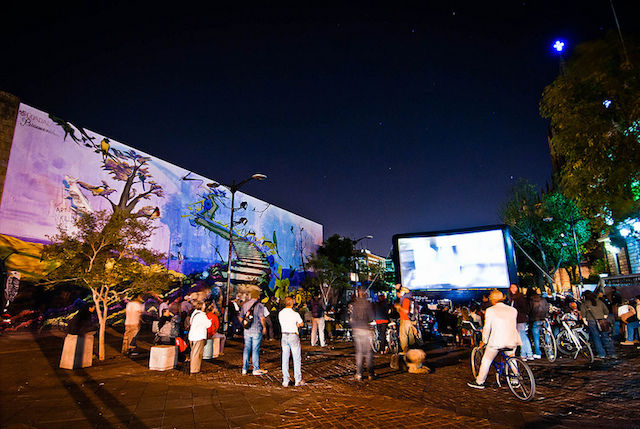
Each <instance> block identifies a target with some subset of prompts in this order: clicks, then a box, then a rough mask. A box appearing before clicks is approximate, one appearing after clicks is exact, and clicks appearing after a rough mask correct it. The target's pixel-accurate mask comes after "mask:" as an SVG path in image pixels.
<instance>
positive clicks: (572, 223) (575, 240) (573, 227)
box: [543, 217, 584, 292]
mask: <svg viewBox="0 0 640 429" xmlns="http://www.w3.org/2000/svg"><path fill="white" fill-rule="evenodd" d="M543 220H544V221H545V222H551V221H552V220H554V218H552V217H547V218H544V219H543ZM555 220H559V221H560V222H564V223H566V224H567V225H569V226H570V227H571V232H572V233H573V244H574V245H575V247H576V259H577V261H578V276H579V277H580V292H582V291H583V290H584V280H583V279H582V270H581V269H580V268H581V267H580V265H581V264H582V262H581V260H580V250H579V248H578V237H577V236H576V224H577V223H578V222H580V221H581V220H583V219H582V218H575V219H572V220H565V219H560V218H557V219H555Z"/></svg>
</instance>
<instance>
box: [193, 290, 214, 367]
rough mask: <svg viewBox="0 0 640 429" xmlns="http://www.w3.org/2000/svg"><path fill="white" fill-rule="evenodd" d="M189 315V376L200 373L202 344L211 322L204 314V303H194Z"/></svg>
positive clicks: (205, 339)
mask: <svg viewBox="0 0 640 429" xmlns="http://www.w3.org/2000/svg"><path fill="white" fill-rule="evenodd" d="M193 308H194V310H193V313H191V327H190V328H189V342H190V343H191V365H190V366H191V368H190V369H191V374H196V373H198V372H200V365H201V364H202V354H203V353H204V343H205V342H206V341H207V329H208V328H209V327H210V326H211V320H209V318H208V317H207V315H206V314H205V313H204V309H205V306H204V302H202V301H195V302H194V303H193Z"/></svg>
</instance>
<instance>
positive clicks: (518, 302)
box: [509, 283, 533, 360]
mask: <svg viewBox="0 0 640 429" xmlns="http://www.w3.org/2000/svg"><path fill="white" fill-rule="evenodd" d="M509 305H511V306H512V307H514V308H515V309H516V310H518V319H517V323H518V325H517V327H518V332H519V333H520V340H521V341H522V345H521V346H520V357H521V358H522V359H523V360H533V351H532V350H531V341H529V335H527V327H528V322H529V303H528V302H527V297H526V296H524V295H523V294H522V292H520V288H519V287H518V285H517V284H515V283H512V284H511V286H509Z"/></svg>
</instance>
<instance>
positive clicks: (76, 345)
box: [60, 334, 93, 369]
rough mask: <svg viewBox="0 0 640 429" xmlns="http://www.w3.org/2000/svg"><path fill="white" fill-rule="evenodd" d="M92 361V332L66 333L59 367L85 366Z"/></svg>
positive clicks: (73, 367) (74, 367)
mask: <svg viewBox="0 0 640 429" xmlns="http://www.w3.org/2000/svg"><path fill="white" fill-rule="evenodd" d="M92 363H93V334H87V335H81V336H78V335H67V336H66V337H65V338H64V347H63V348H62V356H61V357H60V368H64V369H76V368H86V367H89V366H91V364H92Z"/></svg>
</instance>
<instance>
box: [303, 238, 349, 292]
mask: <svg viewBox="0 0 640 429" xmlns="http://www.w3.org/2000/svg"><path fill="white" fill-rule="evenodd" d="M352 265H353V240H351V239H350V238H346V237H340V236H339V235H338V234H334V235H332V236H331V237H329V238H328V239H326V240H325V241H324V242H323V243H322V246H320V247H318V250H317V251H316V254H315V255H311V256H310V257H309V258H308V260H307V267H308V268H309V270H310V271H311V272H312V273H313V275H312V276H310V277H307V278H306V279H305V280H304V281H303V287H304V288H305V289H307V290H313V291H322V292H323V296H324V297H325V302H326V300H327V297H328V296H329V295H331V294H332V293H333V294H339V293H340V292H341V291H343V290H344V289H346V288H347V287H349V285H350V284H351V279H350V274H351V266H352Z"/></svg>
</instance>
